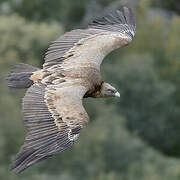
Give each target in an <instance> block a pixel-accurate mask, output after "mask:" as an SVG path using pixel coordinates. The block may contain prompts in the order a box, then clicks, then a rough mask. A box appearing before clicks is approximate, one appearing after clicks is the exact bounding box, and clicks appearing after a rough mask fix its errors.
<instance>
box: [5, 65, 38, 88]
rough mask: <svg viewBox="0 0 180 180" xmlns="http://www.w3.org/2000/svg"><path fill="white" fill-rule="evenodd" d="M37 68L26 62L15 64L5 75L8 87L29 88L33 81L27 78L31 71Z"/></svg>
mask: <svg viewBox="0 0 180 180" xmlns="http://www.w3.org/2000/svg"><path fill="white" fill-rule="evenodd" d="M38 70H40V69H39V68H37V67H34V66H31V65H28V64H18V65H16V66H15V67H14V68H13V69H12V70H11V73H10V74H9V75H8V76H7V77H6V80H8V87H10V88H29V87H30V86H31V85H32V84H33V81H32V80H30V79H29V78H30V76H31V75H32V74H33V72H35V71H38Z"/></svg>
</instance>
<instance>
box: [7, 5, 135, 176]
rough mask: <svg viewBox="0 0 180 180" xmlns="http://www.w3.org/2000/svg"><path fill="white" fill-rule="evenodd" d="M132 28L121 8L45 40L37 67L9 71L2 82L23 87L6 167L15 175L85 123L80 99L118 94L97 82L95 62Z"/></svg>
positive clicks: (126, 39) (66, 142)
mask: <svg viewBox="0 0 180 180" xmlns="http://www.w3.org/2000/svg"><path fill="white" fill-rule="evenodd" d="M135 31H136V18H135V14H134V12H133V10H132V9H131V8H126V7H124V8H123V11H119V10H117V11H115V12H113V13H111V14H109V15H107V16H105V17H103V18H101V19H99V20H95V21H93V22H92V23H91V24H89V26H88V28H87V29H76V30H72V31H70V32H67V33H65V34H64V35H62V36H60V37H59V38H58V39H57V40H55V41H53V42H51V44H50V46H49V48H48V51H47V53H46V54H45V62H44V64H43V68H42V69H39V68H37V67H34V66H31V65H26V64H18V65H16V66H15V67H14V68H13V69H12V71H11V74H10V75H9V76H8V77H7V80H8V86H9V87H10V88H28V90H27V92H26V94H25V96H24V98H23V114H24V124H25V127H26V129H27V135H26V138H25V142H24V144H23V145H22V147H21V149H20V151H19V152H18V153H17V155H16V156H15V157H14V158H13V164H12V167H11V168H12V169H15V172H16V173H20V172H22V171H23V170H24V169H26V168H28V167H29V166H31V165H33V164H35V163H37V162H39V161H41V160H43V159H46V158H48V157H50V156H52V155H55V154H57V153H60V152H62V151H64V150H66V149H67V148H69V147H70V146H72V145H73V143H74V142H75V141H76V140H77V138H78V136H79V134H80V132H81V130H82V129H83V128H84V127H86V126H87V124H88V121H89V117H88V114H87V112H86V111H85V109H84V107H83V104H82V100H83V98H88V97H93V98H103V97H120V94H119V92H118V91H117V90H116V89H115V88H114V87H112V86H111V85H110V84H108V83H106V82H104V81H103V80H102V78H101V74H100V65H101V63H102V61H103V59H104V57H105V56H106V55H107V54H108V53H110V52H111V51H113V50H115V49H117V48H120V47H123V46H125V45H128V44H129V43H130V42H131V41H132V39H133V37H134V35H135Z"/></svg>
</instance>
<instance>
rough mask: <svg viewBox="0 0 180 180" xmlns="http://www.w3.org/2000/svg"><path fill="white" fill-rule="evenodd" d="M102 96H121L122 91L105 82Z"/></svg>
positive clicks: (101, 92) (101, 91)
mask: <svg viewBox="0 0 180 180" xmlns="http://www.w3.org/2000/svg"><path fill="white" fill-rule="evenodd" d="M100 96H101V97H120V93H119V92H118V91H117V90H116V89H115V88H114V87H112V86H111V85H110V84H108V83H103V84H102V87H101V90H100Z"/></svg>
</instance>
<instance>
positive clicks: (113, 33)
mask: <svg viewBox="0 0 180 180" xmlns="http://www.w3.org/2000/svg"><path fill="white" fill-rule="evenodd" d="M123 10H124V11H123V13H122V12H120V11H116V12H115V13H113V14H110V15H108V16H107V17H104V18H102V19H100V20H99V21H93V22H92V23H91V24H90V25H89V27H88V28H87V29H83V30H81V29H77V30H73V31H70V32H67V33H65V34H64V35H63V36H61V37H59V38H58V39H57V40H56V41H53V42H52V43H51V44H50V47H49V48H48V51H47V53H46V56H45V63H44V65H43V67H44V69H47V70H49V71H53V70H55V69H58V68H59V67H65V68H66V67H67V68H70V67H77V66H84V65H85V66H86V65H87V64H88V65H89V66H91V64H92V66H93V64H94V65H95V66H97V67H98V68H99V67H100V64H101V62H102V60H103V58H104V57H105V56H106V55H107V54H108V53H110V52H111V51H113V50H114V49H117V48H120V47H122V46H124V45H127V44H129V43H130V42H131V41H132V39H133V37H134V35H135V31H136V19H135V14H134V12H133V11H132V9H131V8H126V7H124V9H123Z"/></svg>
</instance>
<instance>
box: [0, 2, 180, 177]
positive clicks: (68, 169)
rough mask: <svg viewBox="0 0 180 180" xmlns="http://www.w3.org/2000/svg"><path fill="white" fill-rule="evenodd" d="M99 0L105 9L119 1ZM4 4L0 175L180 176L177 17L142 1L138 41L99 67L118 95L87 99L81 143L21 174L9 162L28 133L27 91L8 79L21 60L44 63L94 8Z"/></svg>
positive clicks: (84, 4) (0, 25)
mask: <svg viewBox="0 0 180 180" xmlns="http://www.w3.org/2000/svg"><path fill="white" fill-rule="evenodd" d="M94 2H95V3H97V4H96V5H97V6H98V8H100V9H101V8H102V9H103V8H104V7H109V6H111V4H112V3H114V2H115V1H113V2H112V1H110V0H106V1H104V0H96V1H94ZM159 2H160V1H159ZM0 3H1V5H2V4H3V7H1V9H5V10H4V11H2V12H1V16H0V41H1V43H0V82H1V85H0V93H1V96H0V112H1V117H0V177H1V179H3V180H24V179H26V180H49V179H52V180H57V179H60V180H81V179H82V180H84V179H87V180H159V179H164V180H179V179H180V159H179V157H180V145H179V142H180V134H179V131H180V123H179V119H180V95H179V92H180V60H179V57H180V51H179V49H180V40H179V34H180V17H179V16H178V15H174V16H173V17H172V18H167V17H166V16H163V15H162V14H161V13H158V12H156V13H151V12H152V7H151V6H150V3H149V1H147V0H141V1H140V2H139V3H138V4H137V8H136V12H137V34H136V37H135V39H134V41H133V42H132V43H131V44H130V45H129V46H128V47H126V48H123V49H120V50H116V51H115V52H113V53H111V54H110V55H108V56H107V57H106V59H105V61H104V64H103V67H102V74H103V77H104V79H105V80H106V81H107V82H110V83H111V84H112V85H114V86H115V87H116V88H117V89H120V92H121V98H120V99H113V98H112V99H107V100H106V99H105V100H104V99H86V100H85V102H84V104H85V106H86V109H87V111H88V113H89V115H90V117H91V121H90V123H89V126H88V127H87V128H86V129H85V130H84V131H83V132H82V134H81V136H80V138H79V140H78V142H77V143H76V144H75V145H74V146H73V147H72V148H70V149H69V150H67V151H65V152H63V153H61V154H59V155H57V156H54V157H52V158H50V159H48V160H46V161H43V162H41V163H39V164H37V165H35V166H33V167H31V168H29V169H27V170H26V171H25V172H23V173H22V174H21V175H18V176H16V175H15V174H14V173H13V172H10V171H9V167H10V161H11V158H12V156H13V155H14V154H15V153H17V152H18V150H19V147H20V145H21V144H22V143H23V140H24V136H25V130H24V127H23V120H22V119H23V118H22V113H21V98H22V97H23V94H24V92H25V91H24V90H9V89H8V88H7V82H6V81H5V80H4V79H5V76H6V75H7V73H8V72H9V71H10V69H11V67H12V66H13V65H15V64H17V63H20V62H23V63H28V64H31V65H36V66H39V67H40V66H41V65H42V63H43V56H44V53H45V51H46V49H47V47H48V44H49V42H50V41H51V40H54V39H56V38H57V37H58V36H59V35H61V34H62V33H63V32H64V31H65V30H66V29H69V28H73V27H76V26H78V25H80V24H83V21H84V16H85V15H87V11H88V13H89V7H91V8H92V9H91V11H90V12H91V13H92V12H93V7H94V6H90V5H89V1H80V0H77V1H73V0H70V1H57V0H56V1H55V0H53V1H46V0H45V1H42V0H38V1H34V0H32V1H27V0H21V1H15V0H11V1H10V0H9V1H2V0H1V1H0ZM8 8H9V9H8ZM94 8H97V7H94ZM5 12H6V13H5ZM165 13H166V11H165Z"/></svg>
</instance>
